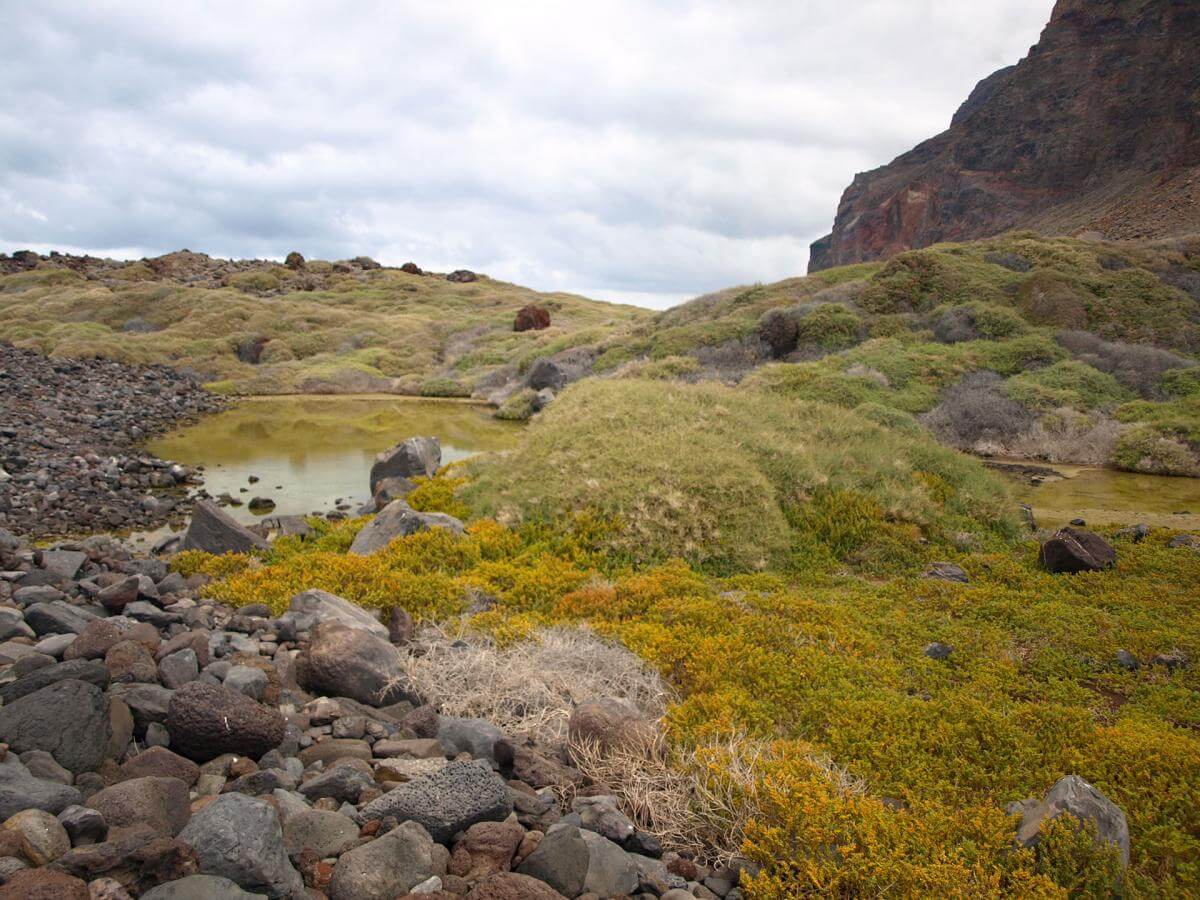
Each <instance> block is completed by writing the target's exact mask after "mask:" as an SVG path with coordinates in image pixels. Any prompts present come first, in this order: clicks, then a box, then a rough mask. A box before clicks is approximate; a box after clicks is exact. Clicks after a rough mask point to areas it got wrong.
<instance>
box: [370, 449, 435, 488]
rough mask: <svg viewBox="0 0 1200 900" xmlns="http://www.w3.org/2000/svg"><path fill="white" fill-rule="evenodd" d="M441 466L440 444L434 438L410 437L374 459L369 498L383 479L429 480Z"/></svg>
mask: <svg viewBox="0 0 1200 900" xmlns="http://www.w3.org/2000/svg"><path fill="white" fill-rule="evenodd" d="M441 464H442V444H441V442H440V441H439V440H438V439H437V438H436V437H411V438H408V439H407V440H404V441H401V442H400V443H399V444H397V445H396V446H394V447H392V448H391V449H388V450H384V451H383V452H382V453H380V454H379V455H377V456H376V457H375V463H374V464H373V465H372V466H371V496H374V495H375V489H376V488H377V487H378V486H379V483H380V482H381V481H383V480H384V479H385V478H414V477H416V476H418V475H419V476H422V477H424V478H431V477H432V476H433V474H434V473H435V472H436V471H437V470H438V468H439V467H440V466H441Z"/></svg>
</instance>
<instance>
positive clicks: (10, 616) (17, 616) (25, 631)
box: [0, 609, 34, 641]
mask: <svg viewBox="0 0 1200 900" xmlns="http://www.w3.org/2000/svg"><path fill="white" fill-rule="evenodd" d="M15 637H24V638H32V637H34V631H33V629H32V628H30V627H29V625H28V624H27V623H26V621H25V617H24V616H23V615H21V613H20V611H19V610H15V609H0V641H7V640H9V639H11V638H15Z"/></svg>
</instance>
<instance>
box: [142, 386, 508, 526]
mask: <svg viewBox="0 0 1200 900" xmlns="http://www.w3.org/2000/svg"><path fill="white" fill-rule="evenodd" d="M519 434H520V426H519V425H513V424H512V423H507V422H500V421H498V420H496V419H494V418H492V416H491V411H490V409H488V408H486V407H482V406H479V405H475V404H469V403H457V402H453V401H441V400H409V399H406V398H397V397H386V396H366V397H355V396H302V397H294V396H293V397H263V398H249V399H246V400H243V401H241V402H239V403H237V404H236V405H235V406H233V407H231V408H230V409H228V410H226V411H225V412H221V413H217V414H216V415H213V416H208V417H207V418H205V419H203V420H202V421H200V422H198V423H196V424H195V425H191V426H189V427H187V428H183V429H180V430H179V431H175V432H172V433H170V434H168V435H165V436H163V437H161V438H159V439H157V440H154V441H151V442H150V443H149V444H148V445H147V449H148V450H149V451H150V452H151V453H154V454H155V455H156V456H159V457H162V458H163V459H171V460H174V461H176V462H180V463H184V464H185V465H190V466H203V467H204V482H205V483H204V487H205V489H206V490H207V491H208V492H209V493H210V494H212V495H213V496H214V497H217V496H220V495H221V494H225V493H228V494H230V495H232V496H233V497H236V498H238V499H240V500H242V501H243V502H244V503H245V504H247V505H243V506H231V507H229V508H228V511H229V513H230V514H231V515H232V516H234V518H236V519H239V520H240V521H243V522H252V521H255V520H256V519H257V518H259V516H256V515H255V514H254V513H251V512H250V510H249V509H248V503H249V500H250V498H252V497H269V498H270V499H272V500H274V501H275V509H273V510H271V511H270V513H267V514H268V515H306V514H309V513H314V512H316V513H323V512H327V511H329V510H331V509H333V508H334V506H335V505H336V504H337V503H339V502H341V503H349V504H351V505H352V507H353V509H357V508H358V506H359V505H361V504H363V503H365V502H366V501H367V500H369V499H370V490H369V484H368V475H369V473H370V470H371V463H372V462H373V461H374V458H375V454H376V453H378V452H379V451H380V450H385V449H387V448H388V447H391V446H392V445H394V444H396V443H397V442H399V441H402V440H404V439H405V438H408V437H412V436H414V435H434V436H436V437H438V438H439V439H440V440H441V442H442V462H443V463H449V462H454V461H456V460H459V459H464V458H465V457H468V456H472V455H474V454H477V453H483V452H488V451H492V450H504V449H507V448H509V447H511V446H513V444H514V443H515V442H516V440H517V437H518V435H519ZM251 477H256V478H257V479H258V481H257V482H255V483H251V482H250V479H251Z"/></svg>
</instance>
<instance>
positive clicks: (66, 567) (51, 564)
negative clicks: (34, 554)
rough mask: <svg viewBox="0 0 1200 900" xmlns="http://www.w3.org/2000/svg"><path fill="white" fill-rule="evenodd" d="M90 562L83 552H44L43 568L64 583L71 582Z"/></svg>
mask: <svg viewBox="0 0 1200 900" xmlns="http://www.w3.org/2000/svg"><path fill="white" fill-rule="evenodd" d="M87 561H88V555H87V554H86V553H84V552H83V551H82V550H43V551H42V568H43V569H45V570H46V571H47V572H50V573H51V574H53V575H57V576H58V577H59V578H61V579H63V580H64V581H71V580H73V579H74V578H75V577H76V576H77V575H79V570H80V569H82V568H83V565H84V563H86V562H87Z"/></svg>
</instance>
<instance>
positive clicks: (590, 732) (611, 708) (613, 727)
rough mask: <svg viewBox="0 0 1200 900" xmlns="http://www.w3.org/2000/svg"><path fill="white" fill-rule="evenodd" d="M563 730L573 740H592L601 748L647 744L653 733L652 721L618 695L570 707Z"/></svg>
mask: <svg viewBox="0 0 1200 900" xmlns="http://www.w3.org/2000/svg"><path fill="white" fill-rule="evenodd" d="M567 730H568V733H569V735H570V739H571V740H572V741H573V742H575V743H583V742H590V743H594V744H596V745H597V746H598V747H599V748H600V749H601V750H611V749H615V748H618V747H637V746H648V745H649V744H650V743H652V742H653V741H654V740H655V739H656V737H657V732H656V730H655V728H654V725H653V724H652V723H650V722H649V721H647V719H646V718H645V717H644V716H643V715H642V714H641V712H640V711H639V710H638V708H637V707H636V706H634V705H633V704H632V703H631V702H630V701H628V700H626V699H624V698H621V697H601V698H600V699H598V700H588V701H586V702H584V703H580V704H579V705H578V706H576V707H575V709H574V710H572V711H571V718H570V721H569V722H568V723H567Z"/></svg>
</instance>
